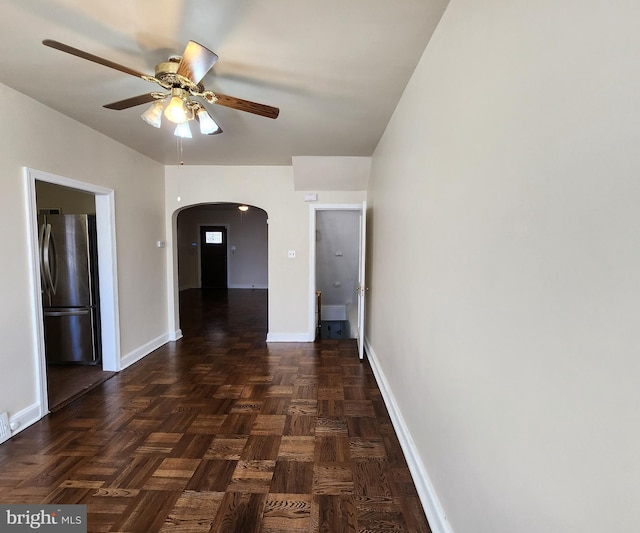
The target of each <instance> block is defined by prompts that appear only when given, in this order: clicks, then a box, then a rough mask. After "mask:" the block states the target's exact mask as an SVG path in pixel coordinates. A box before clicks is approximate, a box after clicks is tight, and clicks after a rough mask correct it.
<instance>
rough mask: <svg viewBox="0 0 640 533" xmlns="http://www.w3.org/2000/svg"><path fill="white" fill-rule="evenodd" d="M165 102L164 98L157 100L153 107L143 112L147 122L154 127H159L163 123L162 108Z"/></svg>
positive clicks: (143, 117)
mask: <svg viewBox="0 0 640 533" xmlns="http://www.w3.org/2000/svg"><path fill="white" fill-rule="evenodd" d="M163 107H164V102H163V101H162V100H156V101H155V102H153V104H151V107H150V108H149V109H147V110H146V111H145V112H144V113H142V115H141V117H142V120H144V121H145V122H146V123H147V124H149V125H150V126H153V127H154V128H159V127H160V124H161V123H162V109H163Z"/></svg>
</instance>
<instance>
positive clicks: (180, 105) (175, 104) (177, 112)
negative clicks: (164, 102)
mask: <svg viewBox="0 0 640 533" xmlns="http://www.w3.org/2000/svg"><path fill="white" fill-rule="evenodd" d="M164 116H165V117H167V118H168V119H169V120H170V121H171V122H174V123H176V124H180V123H181V122H184V121H185V120H187V110H186V109H185V107H184V102H183V101H182V98H180V97H179V96H172V97H171V101H170V102H169V105H168V106H167V108H166V109H165V110H164Z"/></svg>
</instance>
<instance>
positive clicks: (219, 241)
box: [200, 226, 229, 289]
mask: <svg viewBox="0 0 640 533" xmlns="http://www.w3.org/2000/svg"><path fill="white" fill-rule="evenodd" d="M228 286H229V283H228V280H227V228H226V227H225V226H200V287H202V288H203V289H226V288H227V287H228Z"/></svg>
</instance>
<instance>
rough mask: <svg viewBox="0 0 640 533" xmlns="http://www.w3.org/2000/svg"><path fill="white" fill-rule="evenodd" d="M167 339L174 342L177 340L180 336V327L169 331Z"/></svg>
mask: <svg viewBox="0 0 640 533" xmlns="http://www.w3.org/2000/svg"><path fill="white" fill-rule="evenodd" d="M168 335H169V341H171V342H174V341H177V340H180V339H181V338H182V330H181V329H177V330H175V331H174V332H171V331H170V332H169V334H168Z"/></svg>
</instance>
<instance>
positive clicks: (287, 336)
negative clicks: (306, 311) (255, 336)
mask: <svg viewBox="0 0 640 533" xmlns="http://www.w3.org/2000/svg"><path fill="white" fill-rule="evenodd" d="M314 340H315V336H313V335H309V333H267V342H313V341H314Z"/></svg>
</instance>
